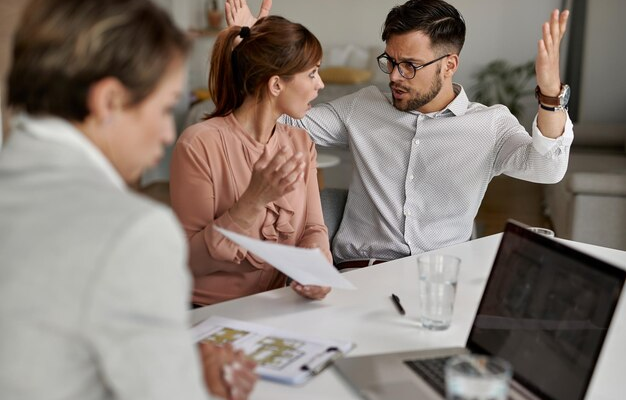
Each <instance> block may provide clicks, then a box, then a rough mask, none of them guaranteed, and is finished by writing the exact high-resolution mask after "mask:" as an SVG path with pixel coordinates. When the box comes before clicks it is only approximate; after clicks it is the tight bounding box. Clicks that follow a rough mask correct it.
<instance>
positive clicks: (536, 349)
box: [467, 222, 625, 400]
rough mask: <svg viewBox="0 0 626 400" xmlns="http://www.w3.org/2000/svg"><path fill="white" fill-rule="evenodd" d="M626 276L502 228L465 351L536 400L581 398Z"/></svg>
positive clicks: (510, 227) (542, 239) (514, 227)
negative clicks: (502, 367) (487, 357)
mask: <svg viewBox="0 0 626 400" xmlns="http://www.w3.org/2000/svg"><path fill="white" fill-rule="evenodd" d="M624 276H625V272H624V271H623V270H621V269H618V268H616V267H614V266H612V265H610V264H608V263H605V262H603V261H601V260H598V259H596V258H594V257H591V256H589V255H586V254H584V253H581V252H579V251H577V250H574V249H572V248H570V247H567V246H565V245H563V244H561V243H559V242H557V241H555V240H553V239H550V238H547V237H544V236H542V235H539V234H536V233H533V232H530V231H529V230H528V229H525V228H524V227H522V226H520V225H517V224H515V223H513V222H509V223H507V226H506V229H505V232H504V235H503V237H502V241H501V242H500V247H499V249H498V253H497V255H496V259H495V261H494V264H493V267H492V271H491V275H490V277H489V280H488V282H487V285H486V287H485V292H484V293H483V297H482V300H481V303H480V305H479V307H478V312H477V313H476V319H475V321H474V325H473V327H472V330H471V332H470V335H469V338H468V343H467V346H468V348H469V349H470V350H471V351H472V352H477V353H485V354H491V355H495V356H498V357H501V358H504V359H506V360H508V361H509V362H510V363H511V364H512V365H513V369H514V374H515V379H516V380H518V381H519V382H520V383H521V384H522V385H524V386H525V387H526V389H528V390H530V391H531V392H533V393H534V394H536V395H537V396H539V397H541V398H547V399H554V400H572V399H583V397H584V396H585V392H586V390H587V387H588V385H589V381H590V380H591V376H592V374H593V369H594V367H595V364H596V360H597V358H598V356H599V354H600V350H601V348H602V343H603V342H604V338H605V337H606V334H607V331H608V328H609V324H610V322H611V318H612V316H613V312H614V310H615V307H616V306H617V301H618V299H619V296H620V293H621V291H622V286H623V284H624Z"/></svg>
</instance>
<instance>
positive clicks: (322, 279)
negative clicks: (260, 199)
mask: <svg viewBox="0 0 626 400" xmlns="http://www.w3.org/2000/svg"><path fill="white" fill-rule="evenodd" d="M215 229H216V230H217V231H218V232H219V233H221V234H222V235H224V236H226V237H227V238H228V239H230V240H232V241H233V242H235V243H237V244H238V245H239V246H241V247H244V248H245V249H247V250H248V251H249V252H251V253H253V254H255V255H256V256H258V257H260V258H262V259H263V260H265V262H267V263H268V264H271V265H272V266H273V267H274V268H276V269H277V270H279V271H280V272H282V273H284V274H285V275H287V276H288V277H290V278H291V279H293V280H294V281H296V282H298V283H301V284H303V285H317V286H330V287H333V288H339V289H356V287H355V286H354V285H353V284H352V282H350V281H349V280H347V279H346V278H345V277H344V276H343V275H342V274H340V273H339V271H337V269H336V268H335V267H334V266H333V265H332V264H331V263H329V262H328V260H327V259H326V257H325V256H324V254H322V252H321V251H320V249H303V248H299V247H295V246H286V245H284V244H278V243H272V242H266V241H263V240H258V239H253V238H251V237H248V236H244V235H240V234H238V233H235V232H231V231H229V230H226V229H223V228H218V227H215Z"/></svg>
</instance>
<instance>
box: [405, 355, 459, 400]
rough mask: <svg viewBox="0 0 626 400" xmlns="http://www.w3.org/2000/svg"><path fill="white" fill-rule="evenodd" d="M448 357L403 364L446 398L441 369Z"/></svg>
mask: <svg viewBox="0 0 626 400" xmlns="http://www.w3.org/2000/svg"><path fill="white" fill-rule="evenodd" d="M448 359H450V357H441V358H425V359H419V360H407V361H405V362H404V363H405V364H406V365H408V366H409V368H411V369H412V370H413V371H414V372H415V373H416V374H418V375H419V376H420V377H422V379H424V380H425V381H426V382H427V383H428V384H429V385H430V386H432V387H433V388H434V389H435V390H436V391H437V392H438V393H439V394H440V395H442V396H443V397H445V396H446V383H445V376H444V372H443V367H444V365H445V364H446V361H448Z"/></svg>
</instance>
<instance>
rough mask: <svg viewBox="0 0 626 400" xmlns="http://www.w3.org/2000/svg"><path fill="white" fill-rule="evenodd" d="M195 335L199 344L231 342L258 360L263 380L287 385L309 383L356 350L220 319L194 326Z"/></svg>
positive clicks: (346, 344) (348, 345)
mask: <svg viewBox="0 0 626 400" xmlns="http://www.w3.org/2000/svg"><path fill="white" fill-rule="evenodd" d="M192 335H193V338H194V340H195V341H196V342H202V341H210V342H213V343H216V344H227V343H230V344H231V345H232V346H233V347H234V348H235V349H238V350H242V351H243V352H244V353H245V354H246V355H247V356H248V357H250V358H252V359H253V360H255V361H256V363H257V368H256V373H257V374H258V375H259V376H260V377H261V378H262V379H266V380H271V381H274V382H279V383H284V384H288V385H298V384H301V383H304V382H306V381H307V380H309V379H310V378H311V377H312V376H314V375H316V374H317V373H319V372H320V371H322V370H323V369H324V368H325V367H326V366H328V365H330V364H331V363H332V362H333V361H334V360H336V359H337V358H339V357H341V356H343V355H344V354H346V353H347V352H349V351H350V350H352V348H354V344H353V343H352V342H348V341H340V340H325V339H319V338H311V337H305V336H303V335H299V334H296V333H293V332H286V331H282V330H279V329H275V328H271V327H268V326H264V325H259V324H254V323H251V322H245V321H239V320H235V319H230V318H223V317H218V316H212V317H209V318H208V319H206V320H204V321H202V322H201V323H199V324H198V325H196V326H194V327H193V328H192Z"/></svg>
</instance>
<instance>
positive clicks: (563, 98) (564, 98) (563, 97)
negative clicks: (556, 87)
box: [559, 85, 570, 107]
mask: <svg viewBox="0 0 626 400" xmlns="http://www.w3.org/2000/svg"><path fill="white" fill-rule="evenodd" d="M569 95H570V88H569V85H563V89H562V90H561V94H559V100H560V101H559V102H560V103H561V107H565V106H566V105H567V104H568V103H569Z"/></svg>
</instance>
